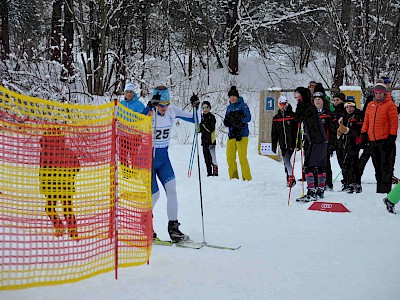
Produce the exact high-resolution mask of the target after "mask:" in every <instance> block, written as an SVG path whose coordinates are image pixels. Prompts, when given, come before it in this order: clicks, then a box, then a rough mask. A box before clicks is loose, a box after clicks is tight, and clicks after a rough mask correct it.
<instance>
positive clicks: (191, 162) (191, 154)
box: [188, 129, 197, 178]
mask: <svg viewBox="0 0 400 300" xmlns="http://www.w3.org/2000/svg"><path fill="white" fill-rule="evenodd" d="M196 135H197V129H195V131H194V135H193V142H192V151H191V152H190V160H189V168H188V177H189V178H190V177H191V176H192V169H193V161H194V155H195V153H196V148H197V144H196V143H195V139H196Z"/></svg>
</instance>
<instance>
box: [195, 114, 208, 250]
mask: <svg viewBox="0 0 400 300" xmlns="http://www.w3.org/2000/svg"><path fill="white" fill-rule="evenodd" d="M197 109H198V108H196V107H195V108H194V123H195V136H196V148H197V168H198V173H199V187H200V207H201V225H202V230H203V244H206V239H205V235H204V209H203V192H202V188H201V176H200V154H199V139H198V134H197V128H198V125H199V122H198V121H199V120H198V117H197Z"/></svg>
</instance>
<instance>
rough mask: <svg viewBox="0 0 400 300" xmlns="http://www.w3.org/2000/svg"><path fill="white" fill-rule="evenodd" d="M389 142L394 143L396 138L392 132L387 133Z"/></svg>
mask: <svg viewBox="0 0 400 300" xmlns="http://www.w3.org/2000/svg"><path fill="white" fill-rule="evenodd" d="M388 139H389V143H390V144H394V143H396V139H397V135H392V134H389V138H388Z"/></svg>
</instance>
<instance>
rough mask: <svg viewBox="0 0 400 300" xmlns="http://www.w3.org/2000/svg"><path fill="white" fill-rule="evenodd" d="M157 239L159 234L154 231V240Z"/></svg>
mask: <svg viewBox="0 0 400 300" xmlns="http://www.w3.org/2000/svg"><path fill="white" fill-rule="evenodd" d="M156 239H157V233H155V232H154V230H153V240H156Z"/></svg>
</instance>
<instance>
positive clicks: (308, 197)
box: [296, 188, 317, 202]
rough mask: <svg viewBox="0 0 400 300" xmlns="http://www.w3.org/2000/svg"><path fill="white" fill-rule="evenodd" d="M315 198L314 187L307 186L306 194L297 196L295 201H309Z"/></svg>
mask: <svg viewBox="0 0 400 300" xmlns="http://www.w3.org/2000/svg"><path fill="white" fill-rule="evenodd" d="M316 200H317V194H316V191H315V189H314V188H309V189H308V190H307V194H306V195H304V196H302V197H300V198H297V199H296V201H297V202H310V201H316Z"/></svg>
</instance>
